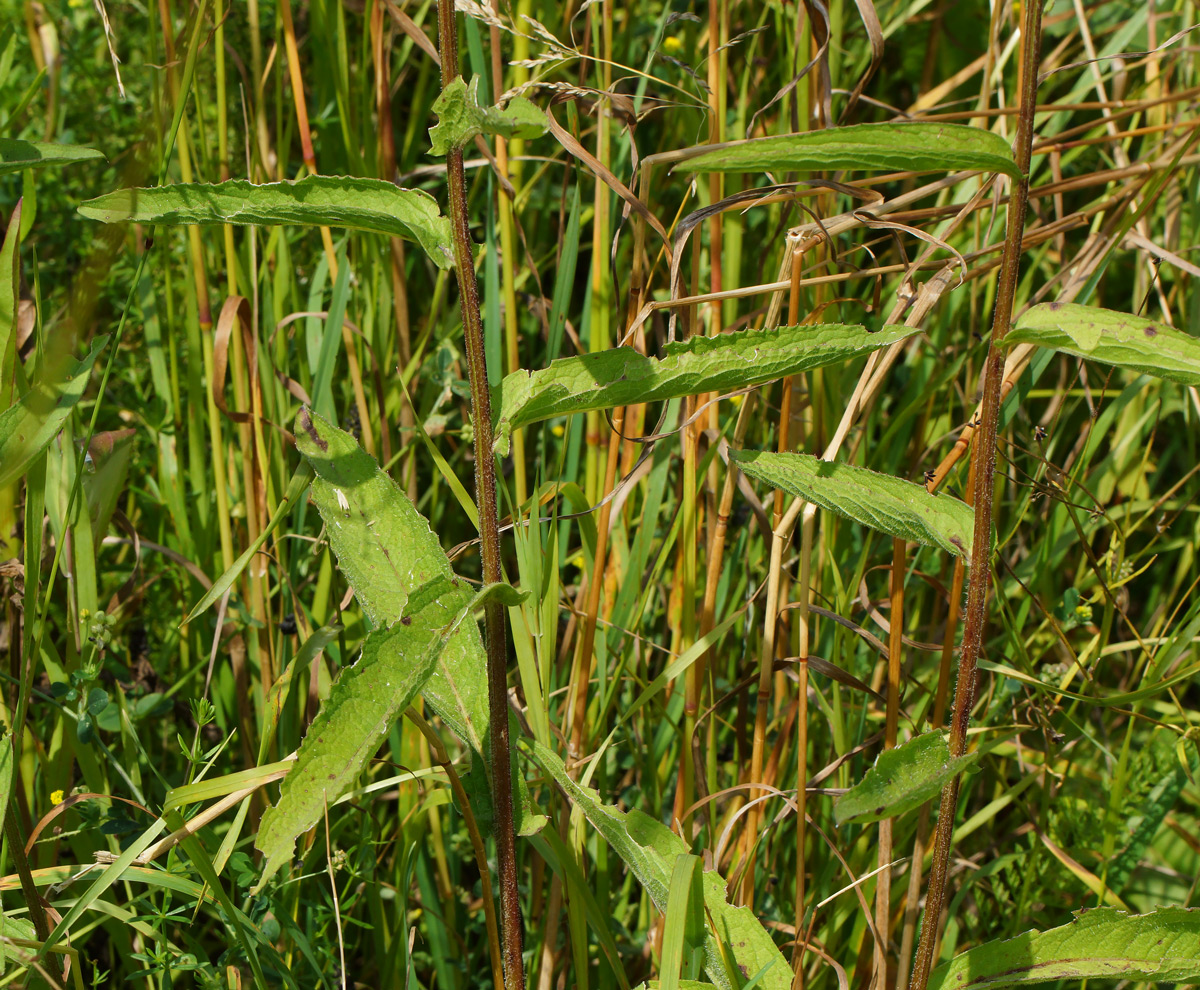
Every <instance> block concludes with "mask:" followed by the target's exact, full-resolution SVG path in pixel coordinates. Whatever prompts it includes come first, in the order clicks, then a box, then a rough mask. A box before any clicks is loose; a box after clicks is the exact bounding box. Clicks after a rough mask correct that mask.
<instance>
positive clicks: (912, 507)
mask: <svg viewBox="0 0 1200 990" xmlns="http://www.w3.org/2000/svg"><path fill="white" fill-rule="evenodd" d="M730 456H731V457H732V458H733V459H734V460H735V461H736V462H737V465H738V467H740V468H741V469H742V470H743V471H744V472H745V473H746V474H748V475H749V476H750V477H751V478H757V479H758V480H759V481H765V482H766V483H767V484H769V485H772V486H773V487H775V488H778V489H780V490H781V491H785V492H787V493H789V494H791V495H798V496H799V497H800V498H803V499H806V500H807V501H809V502H815V503H816V504H817V505H819V506H821V507H822V508H825V509H828V510H829V511H830V512H836V513H837V514H838V515H840V516H845V517H846V518H847V519H852V520H854V521H855V522H858V523H861V524H862V525H864V526H869V527H870V528H871V529H876V530H879V532H881V533H887V534H888V535H889V536H893V537H897V538H899V539H903V540H911V541H912V542H914V543H923V544H926V545H928V546H935V547H941V548H942V549H943V550H946V551H948V552H950V553H952V554H956V555H957V556H960V557H962V558H964V560H965V561H966V562H967V563H968V564H970V562H971V537H972V531H973V528H974V524H975V514H974V513H973V512H972V511H971V507H970V506H969V505H967V504H966V503H965V502H961V501H959V500H958V499H956V498H954V496H952V495H947V494H945V493H940V494H936V495H931V494H930V493H929V492H928V491H927V490H926V488H925V486H924V485H918V484H914V483H913V482H911V481H905V480H904V479H903V478H896V477H893V476H892V475H890V474H880V473H879V472H877V471H871V470H868V469H867V468H864V467H856V466H855V465H853V464H836V463H832V462H830V461H823V460H821V459H820V458H818V457H813V456H812V455H811V454H795V453H785V454H776V453H771V452H767V451H755V450H744V451H730Z"/></svg>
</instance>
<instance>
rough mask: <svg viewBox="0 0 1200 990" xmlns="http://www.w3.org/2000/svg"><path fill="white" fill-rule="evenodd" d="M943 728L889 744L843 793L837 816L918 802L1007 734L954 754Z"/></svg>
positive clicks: (891, 814) (846, 819)
mask: <svg viewBox="0 0 1200 990" xmlns="http://www.w3.org/2000/svg"><path fill="white" fill-rule="evenodd" d="M946 739H947V736H946V733H944V732H926V733H924V734H922V735H919V736H917V737H916V738H915V739H910V740H909V741H908V742H906V743H904V744H903V745H900V746H897V747H896V748H895V749H888V750H884V751H883V752H882V753H880V754H879V757H878V758H877V759H876V760H875V765H874V766H873V767H871V769H870V770H868V771H867V772H866V774H865V775H864V776H863V779H862V780H861V781H860V782H859V783H858V784H856V785H855V786H854V787H851V788H850V790H848V791H847V792H846V793H845V794H843V795H842V796H841V797H840V798H838V800H837V803H836V804H834V806H833V817H834V820H835V821H836V822H837V823H838V824H839V825H847V824H850V823H852V822H855V823H859V824H862V823H865V822H877V821H881V820H882V819H884V818H895V817H897V816H899V815H903V814H904V813H905V812H906V811H911V810H912V809H913V808H919V807H920V806H921V805H922V804H924V803H925V802H926V801H928V800H929V799H930V798H932V797H935V796H936V795H937V794H938V793H940V791H941V789H942V787H943V786H944V785H945V783H946V782H947V781H948V780H949V779H950V778H951V777H953V776H955V775H956V774H958V773H961V772H962V771H963V770H965V769H966V768H967V767H969V766H971V764H973V763H975V762H976V761H977V760H978V759H979V758H980V757H981V756H983V755H984V754H985V753H987V752H988V751H989V750H990V749H992V748H993V747H995V746H997V745H999V743H1000V742H1002V741H1003V739H996V740H993V741H992V742H991V743H990V744H989V745H986V746H981V747H979V748H977V749H974V750H972V751H971V752H969V753H964V754H963V755H962V756H959V757H957V758H955V759H951V758H950V746H949V745H948V744H947V742H946Z"/></svg>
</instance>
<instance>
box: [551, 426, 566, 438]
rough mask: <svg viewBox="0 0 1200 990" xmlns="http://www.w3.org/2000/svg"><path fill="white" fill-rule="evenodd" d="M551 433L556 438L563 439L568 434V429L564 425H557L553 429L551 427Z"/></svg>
mask: <svg viewBox="0 0 1200 990" xmlns="http://www.w3.org/2000/svg"><path fill="white" fill-rule="evenodd" d="M550 432H551V433H553V434H554V435H555V436H556V437H561V436H562V435H563V434H564V433H566V432H567V428H566V427H565V426H563V425H562V423H555V424H554V425H553V426H552V427H550Z"/></svg>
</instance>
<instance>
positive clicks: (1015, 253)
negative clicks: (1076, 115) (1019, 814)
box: [909, 0, 1042, 990]
mask: <svg viewBox="0 0 1200 990" xmlns="http://www.w3.org/2000/svg"><path fill="white" fill-rule="evenodd" d="M1041 35H1042V5H1041V2H1040V0H1035V2H1033V3H1027V4H1026V5H1025V8H1024V11H1023V13H1022V22H1021V42H1022V53H1021V56H1022V57H1021V96H1020V114H1019V116H1018V118H1017V139H1016V147H1015V148H1014V157H1015V159H1016V162H1017V167H1018V168H1020V170H1021V174H1022V178H1020V179H1018V180H1017V181H1016V182H1014V183H1013V191H1012V196H1011V197H1010V198H1009V202H1008V225H1007V230H1006V231H1005V243H1004V259H1003V261H1002V262H1001V264H1000V276H999V283H998V285H997V288H996V311H995V314H994V316H993V317H992V336H991V340H990V343H989V345H988V354H987V361H986V363H985V365H984V372H983V407H982V411H981V413H980V422H979V428H978V430H977V432H976V434H975V450H974V459H975V461H976V464H975V530H974V535H973V538H972V544H971V546H972V563H971V570H970V574H969V576H968V580H967V610H966V616H965V618H964V623H963V642H962V653H961V655H960V657H959V662H958V685H957V687H956V689H955V696H954V711H953V714H952V715H951V719H950V756H951V758H954V757H957V756H961V755H962V754H963V753H964V752H965V751H966V748H967V726H968V723H969V722H970V719H971V707H972V705H973V704H974V701H975V674H976V664H977V661H978V659H979V651H980V647H981V646H982V643H983V626H984V619H985V617H986V611H987V596H988V590H989V584H990V579H991V558H992V516H993V500H994V497H995V475H996V432H997V429H998V426H999V419H1000V398H1001V396H1000V387H1001V384H1002V383H1003V380H1004V350H1003V347H1002V344H1003V341H1004V338H1005V336H1006V335H1007V334H1008V330H1009V327H1010V326H1011V325H1012V315H1013V302H1014V300H1015V298H1016V292H1017V278H1018V275H1019V273H1020V263H1021V234H1022V231H1023V230H1024V227H1025V209H1026V206H1027V204H1028V201H1029V159H1030V152H1031V149H1032V146H1033V123H1034V119H1033V118H1034V109H1035V107H1036V101H1037V79H1038V64H1039V61H1040V50H1041ZM958 785H959V778H958V777H954V778H953V779H952V780H951V781H950V782H949V783H948V784H947V785H946V787H945V788H944V789H943V791H942V798H941V804H940V806H939V808H938V821H937V831H936V833H935V836H934V844H933V866H932V869H931V871H930V874H929V888H928V892H927V894H926V898H925V915H924V918H923V919H922V923H921V938H920V941H919V942H918V943H917V957H916V961H915V963H914V964H913V973H912V980H911V981H910V982H909V990H925V987H926V984H927V983H928V982H929V970H930V967H931V965H932V963H933V949H934V945H935V943H936V942H937V935H938V923H939V919H940V916H941V913H942V905H943V904H944V903H945V898H946V879H947V878H946V870H947V866H948V864H949V862H950V846H951V842H952V840H953V837H954V811H955V808H956V806H957V804H958Z"/></svg>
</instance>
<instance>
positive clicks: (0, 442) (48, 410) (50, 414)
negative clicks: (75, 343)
mask: <svg viewBox="0 0 1200 990" xmlns="http://www.w3.org/2000/svg"><path fill="white" fill-rule="evenodd" d="M107 343H108V337H107V335H104V336H100V337H96V338H94V339H93V340H92V349H91V350H90V351H89V352H88V355H87V357H85V358H84V359H83V360H82V361H79V362H78V363H75V364H73V365H72V366H71V367H70V369H69V370H68V371H67V373H66V375H65V376H56V375H55V374H54V369H52V368H50V367H49V364H50V362H47V363H46V364H44V365H43V368H42V372H43V373H42V376H41V377H39V378H38V380H37V381H35V382H34V383H33V386H32V387H31V388H30V389H29V391H28V392H26V393H25V394H24V395H23V396H21V399H20V401H19V402H18V403H17V404H16V405H14V406H12V407H11V408H9V409H6V410H5V411H4V412H2V413H0V488H3V487H4V486H5V485H7V484H8V483H9V482H10V481H12V480H13V479H14V478H19V477H20V476H21V475H22V474H23V473H24V471H25V469H26V468H27V467H28V466H29V463H30V462H31V461H32V460H33V459H34V458H35V457H37V455H38V454H40V453H41V452H42V451H43V450H45V449H46V448H47V447H48V446H49V445H50V441H51V440H53V439H54V437H55V436H56V435H57V434H58V431H59V430H60V429H62V425H63V421H64V420H65V419H66V418H67V416H68V415H69V414H70V412H71V410H72V409H73V408H74V407H75V403H77V402H78V401H79V400H80V399H81V398H82V397H83V392H84V389H86V388H87V383H88V377H89V376H90V375H91V373H92V365H93V364H94V363H95V361H96V357H97V355H99V353H100V352H101V351H102V350H104V346H105V345H106V344H107Z"/></svg>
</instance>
